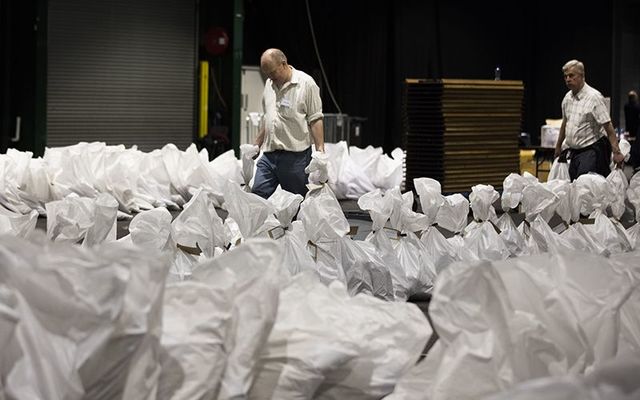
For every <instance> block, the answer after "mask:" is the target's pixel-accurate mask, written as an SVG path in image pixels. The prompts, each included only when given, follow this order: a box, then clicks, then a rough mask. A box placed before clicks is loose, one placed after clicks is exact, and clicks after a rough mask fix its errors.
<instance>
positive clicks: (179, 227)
mask: <svg viewBox="0 0 640 400" xmlns="http://www.w3.org/2000/svg"><path fill="white" fill-rule="evenodd" d="M171 226H172V228H173V235H174V239H175V241H176V243H177V244H180V245H182V246H187V247H190V248H199V249H200V250H202V254H203V255H204V256H205V257H209V258H210V257H213V256H214V253H215V249H216V248H217V247H220V248H222V247H225V246H226V244H227V238H226V236H225V231H224V228H223V226H222V219H221V218H220V217H219V216H218V213H217V212H216V210H215V207H214V202H213V201H212V197H211V196H210V193H209V192H207V191H205V190H198V191H196V192H195V194H194V195H193V197H192V198H191V200H189V202H188V203H187V204H185V206H184V210H182V212H181V213H180V214H178V216H176V218H175V219H174V220H173V222H172V223H171Z"/></svg>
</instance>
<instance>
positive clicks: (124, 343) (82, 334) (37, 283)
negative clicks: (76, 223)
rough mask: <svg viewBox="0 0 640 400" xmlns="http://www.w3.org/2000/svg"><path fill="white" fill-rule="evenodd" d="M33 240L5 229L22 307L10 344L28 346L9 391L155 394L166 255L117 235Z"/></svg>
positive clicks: (3, 271)
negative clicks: (85, 242)
mask: <svg viewBox="0 0 640 400" xmlns="http://www.w3.org/2000/svg"><path fill="white" fill-rule="evenodd" d="M34 239H35V240H36V241H35V242H26V241H23V240H18V239H13V238H9V237H4V238H3V240H2V241H1V243H2V245H1V246H0V247H2V251H0V254H2V255H3V256H2V258H3V260H2V261H1V262H0V266H1V267H0V275H1V276H2V281H3V282H5V284H6V285H7V286H8V287H10V288H12V289H13V291H14V295H15V296H14V297H13V299H14V303H13V304H14V305H15V308H14V309H15V310H17V311H18V314H19V322H18V323H17V324H16V328H15V333H14V336H13V338H12V339H11V348H13V349H14V350H15V349H20V352H21V356H20V357H18V361H17V362H16V363H15V364H13V366H12V367H11V371H10V372H9V373H8V374H7V375H5V376H3V381H5V382H6V387H5V390H6V393H7V395H8V396H9V397H10V398H23V397H25V396H26V397H32V398H68V399H74V398H77V399H80V398H92V399H120V398H122V399H125V398H149V396H150V395H151V394H153V393H155V389H156V385H157V376H158V372H159V365H158V360H157V358H156V357H155V355H157V350H158V347H157V344H158V340H159V336H160V334H159V328H160V321H161V319H160V315H159V311H160V310H161V307H160V304H161V301H162V300H161V299H162V292H163V289H164V280H165V276H166V273H167V270H168V267H169V264H168V259H166V258H163V257H158V256H157V255H151V254H148V253H147V252H144V251H141V250H136V249H132V248H129V247H127V246H122V245H117V244H108V245H101V246H96V247H93V248H91V249H83V248H81V247H79V246H72V245H68V244H59V243H50V244H47V242H46V241H45V240H44V238H43V237H40V236H37V237H36V238H34ZM70 315H72V316H73V318H69V316H70ZM5 354H6V353H4V352H3V359H4V356H5ZM133 366H135V368H134V367H133Z"/></svg>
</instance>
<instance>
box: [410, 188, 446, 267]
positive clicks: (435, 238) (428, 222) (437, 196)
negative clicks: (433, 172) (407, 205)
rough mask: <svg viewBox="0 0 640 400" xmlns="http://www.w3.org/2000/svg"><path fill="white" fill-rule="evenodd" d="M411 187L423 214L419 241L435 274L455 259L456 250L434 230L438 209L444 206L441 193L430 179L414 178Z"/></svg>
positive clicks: (436, 229)
mask: <svg viewBox="0 0 640 400" xmlns="http://www.w3.org/2000/svg"><path fill="white" fill-rule="evenodd" d="M413 186H414V187H415V189H416V193H418V196H419V197H418V200H419V201H420V206H421V208H422V213H423V214H424V227H421V228H422V229H421V231H422V234H421V236H420V241H421V242H422V243H423V244H424V249H425V250H426V252H427V254H428V257H429V258H430V259H431V261H432V262H433V264H434V268H433V272H434V273H435V272H437V271H439V270H440V269H442V268H444V267H445V266H446V265H448V264H450V263H451V262H452V261H454V260H455V259H456V258H457V255H456V250H455V248H454V246H452V245H451V244H450V243H449V242H448V241H447V240H446V239H445V237H444V236H443V235H442V233H440V231H439V230H438V228H436V226H435V224H436V219H437V216H438V215H439V212H440V208H441V207H442V206H443V205H444V204H445V198H444V196H442V193H441V186H440V182H438V181H436V180H435V179H431V178H416V179H414V180H413Z"/></svg>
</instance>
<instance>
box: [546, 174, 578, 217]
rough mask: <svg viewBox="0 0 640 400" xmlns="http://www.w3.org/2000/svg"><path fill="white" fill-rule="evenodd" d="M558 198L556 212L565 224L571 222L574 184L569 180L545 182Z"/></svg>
mask: <svg viewBox="0 0 640 400" xmlns="http://www.w3.org/2000/svg"><path fill="white" fill-rule="evenodd" d="M543 186H544V187H546V188H547V189H549V190H550V191H551V192H553V194H555V195H556V197H557V198H558V202H557V204H556V205H555V212H556V214H558V216H559V217H560V218H561V219H562V221H564V223H565V224H567V225H569V224H570V223H571V199H572V197H573V186H572V184H571V182H569V181H567V180H547V182H546V183H544V184H543Z"/></svg>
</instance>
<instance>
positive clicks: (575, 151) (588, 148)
mask: <svg viewBox="0 0 640 400" xmlns="http://www.w3.org/2000/svg"><path fill="white" fill-rule="evenodd" d="M606 140H607V137H606V136H603V137H601V138H600V139H598V140H596V141H595V142H593V143H591V144H590V145H589V146H585V147H582V148H580V149H570V150H569V156H568V157H567V158H571V157H573V156H576V155H578V154H580V153H584V152H585V151H587V150H592V149H593V148H594V147H596V146H598V145H600V144H601V142H606Z"/></svg>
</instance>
